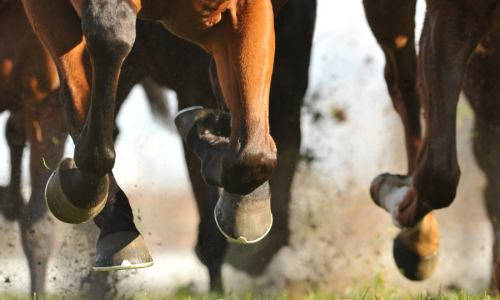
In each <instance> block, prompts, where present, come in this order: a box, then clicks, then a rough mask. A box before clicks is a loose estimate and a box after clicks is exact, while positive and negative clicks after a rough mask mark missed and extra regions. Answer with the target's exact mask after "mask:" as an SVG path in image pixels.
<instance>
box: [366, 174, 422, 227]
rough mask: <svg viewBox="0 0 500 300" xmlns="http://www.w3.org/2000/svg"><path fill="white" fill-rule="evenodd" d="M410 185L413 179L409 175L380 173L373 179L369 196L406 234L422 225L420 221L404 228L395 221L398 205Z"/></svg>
mask: <svg viewBox="0 0 500 300" xmlns="http://www.w3.org/2000/svg"><path fill="white" fill-rule="evenodd" d="M412 183H413V177H412V176H411V175H392V174H389V173H382V174H380V175H378V176H377V177H375V178H374V179H373V180H372V183H371V185H370V195H371V198H372V199H373V202H375V204H377V205H378V206H379V207H381V208H383V209H384V210H385V211H387V212H389V213H390V214H391V217H392V222H393V224H394V225H395V226H397V227H398V228H400V229H401V230H403V231H406V232H414V231H417V230H418V229H419V228H420V226H421V225H422V220H420V221H418V222H417V223H416V224H415V225H414V226H412V227H405V226H402V225H401V224H400V223H399V222H398V220H397V216H398V214H399V205H400V204H401V203H402V202H403V200H404V199H405V196H406V194H407V193H408V191H409V190H410V189H411V186H412Z"/></svg>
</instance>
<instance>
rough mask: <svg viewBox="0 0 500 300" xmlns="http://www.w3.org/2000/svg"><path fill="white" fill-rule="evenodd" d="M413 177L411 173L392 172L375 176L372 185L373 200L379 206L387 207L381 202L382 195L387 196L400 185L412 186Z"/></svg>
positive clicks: (371, 194)
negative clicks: (398, 173)
mask: <svg viewBox="0 0 500 300" xmlns="http://www.w3.org/2000/svg"><path fill="white" fill-rule="evenodd" d="M412 182H413V177H412V176H411V175H392V174H390V173H382V174H379V175H378V176H377V177H375V178H373V180H372V183H371V185H370V196H371V197H372V200H373V202H375V204H377V205H378V206H380V207H382V208H385V207H384V206H383V204H382V203H381V199H380V197H381V196H385V195H386V194H388V193H389V192H390V191H391V190H393V189H395V188H400V187H405V186H407V187H411V185H412Z"/></svg>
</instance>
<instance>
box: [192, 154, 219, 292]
mask: <svg viewBox="0 0 500 300" xmlns="http://www.w3.org/2000/svg"><path fill="white" fill-rule="evenodd" d="M184 156H185V158H186V164H187V166H188V172H189V179H190V180H191V185H192V187H193V193H194V196H195V198H196V204H197V205H198V211H199V216H200V224H199V225H198V243H197V244H196V248H195V252H196V255H197V256H198V258H199V259H200V261H201V262H202V263H203V264H204V265H205V266H207V268H208V274H209V276H210V291H211V292H214V293H223V291H224V290H223V286H222V276H221V268H222V261H223V258H224V254H225V253H226V246H227V241H226V238H225V237H224V236H223V235H222V234H221V233H220V231H219V229H218V228H217V224H216V223H215V219H214V217H213V211H214V208H215V205H216V204H217V200H218V199H219V191H218V189H217V188H216V187H211V186H208V185H207V184H206V183H205V181H203V178H202V177H201V175H200V171H199V170H200V167H201V166H200V160H199V159H198V158H197V157H196V156H195V155H194V153H193V152H192V151H191V150H188V149H187V148H186V145H184Z"/></svg>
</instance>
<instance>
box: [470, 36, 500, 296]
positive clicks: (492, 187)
mask: <svg viewBox="0 0 500 300" xmlns="http://www.w3.org/2000/svg"><path fill="white" fill-rule="evenodd" d="M498 51H500V32H499V31H498V30H494V31H492V32H491V33H490V34H488V35H487V36H486V37H485V38H483V40H482V42H481V44H480V45H479V46H478V48H477V50H476V51H475V53H474V54H473V55H472V57H471V59H470V62H469V65H468V67H467V70H466V73H465V78H464V83H463V91H464V93H465V95H466V96H467V100H468V101H469V103H470V105H471V106H472V108H473V109H474V112H475V115H476V119H475V124H474V132H475V134H474V137H473V145H474V155H475V157H476V161H477V163H478V165H479V167H480V168H481V170H482V171H483V172H484V174H485V175H486V179H487V182H486V187H485V189H484V191H483V195H484V202H485V204H486V211H487V213H488V217H489V219H490V222H491V226H492V229H493V234H494V246H493V264H494V266H493V278H494V279H493V278H492V281H491V290H493V289H498V290H500V284H499V283H500V262H499V259H500V247H499V246H500V243H499V242H500V199H499V195H500V160H499V159H498V157H500V140H499V139H498V132H499V129H498V128H500V116H499V114H498V112H499V111H500V101H499V99H500V98H499V97H500V86H499V85H498V83H499V82H500V69H499V68H496V67H492V66H498V65H500V58H499V57H498ZM495 282H496V286H495Z"/></svg>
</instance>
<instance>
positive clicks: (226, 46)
mask: <svg viewBox="0 0 500 300" xmlns="http://www.w3.org/2000/svg"><path fill="white" fill-rule="evenodd" d="M221 17H222V19H223V22H221V23H219V24H217V25H216V26H214V27H213V28H211V29H212V30H211V32H210V33H209V35H208V36H204V38H203V39H200V40H199V43H200V44H201V45H202V46H203V47H204V48H205V49H206V50H207V51H209V52H210V53H211V54H212V55H213V56H214V58H215V62H216V65H217V73H218V79H219V82H220V86H221V89H222V92H223V94H224V97H225V99H226V105H227V108H228V109H229V111H230V112H231V118H232V121H231V127H232V128H231V130H230V132H231V134H230V138H229V139H227V138H226V137H224V136H221V135H218V134H217V132H216V131H215V130H212V129H211V128H209V129H207V130H203V127H202V126H201V125H200V124H204V125H205V126H207V125H208V126H209V124H210V123H214V122H215V123H217V118H218V116H217V115H216V114H214V113H213V112H207V111H204V110H200V109H198V110H191V111H187V112H182V113H180V114H179V115H178V116H177V118H176V125H177V127H178V128H179V129H180V132H181V135H182V137H183V139H184V140H185V141H186V143H187V145H188V146H189V147H190V148H191V149H192V150H193V151H194V152H195V153H196V154H197V156H198V157H199V158H200V159H201V160H202V165H204V164H205V162H204V161H203V160H204V159H205V158H204V155H206V153H207V152H208V151H207V150H205V151H204V149H203V147H200V148H201V149H200V148H198V147H196V145H194V144H196V140H203V139H206V140H209V141H208V142H207V141H205V142H203V143H199V144H205V145H210V146H212V145H214V144H216V145H215V146H216V147H218V148H217V149H215V150H214V151H213V153H212V154H213V155H212V157H213V158H212V160H213V161H215V164H216V165H217V164H220V165H221V167H220V168H215V169H214V170H213V171H214V172H213V173H214V174H212V175H211V176H209V177H210V178H212V179H213V181H214V183H210V184H214V185H218V186H222V187H224V191H223V192H222V195H221V197H220V199H219V202H218V204H217V206H216V209H215V217H216V220H217V224H218V226H219V229H221V231H222V232H223V234H225V235H226V237H228V238H230V239H232V240H234V241H236V242H240V243H254V242H257V241H259V240H261V239H262V238H263V237H264V236H265V235H266V234H267V233H268V232H269V229H270V228H271V225H272V214H271V210H270V191H269V186H268V184H267V180H268V179H269V177H270V175H271V173H272V172H273V170H274V167H275V165H276V146H275V144H274V141H273V139H272V138H271V136H270V133H269V120H268V118H269V113H268V112H269V109H268V105H269V87H270V81H271V75H272V69H273V59H274V28H273V17H274V16H273V11H272V5H271V1H269V0H261V1H247V2H245V4H241V5H237V6H229V7H228V10H227V11H226V12H225V13H224V14H222V15H221ZM210 119H211V121H210ZM205 120H209V121H208V122H205ZM223 127H225V128H226V129H225V130H229V128H227V127H228V126H227V125H225V126H223ZM188 135H189V136H188ZM210 140H211V141H210ZM193 145H194V147H193ZM197 148H198V149H197ZM214 148H215V147H214ZM219 162H220V163H219ZM202 174H203V175H204V178H205V180H206V179H207V176H206V174H204V173H202ZM250 193H251V194H250ZM241 195H245V196H241Z"/></svg>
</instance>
